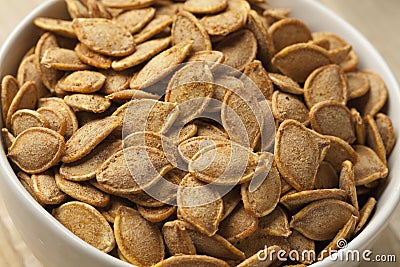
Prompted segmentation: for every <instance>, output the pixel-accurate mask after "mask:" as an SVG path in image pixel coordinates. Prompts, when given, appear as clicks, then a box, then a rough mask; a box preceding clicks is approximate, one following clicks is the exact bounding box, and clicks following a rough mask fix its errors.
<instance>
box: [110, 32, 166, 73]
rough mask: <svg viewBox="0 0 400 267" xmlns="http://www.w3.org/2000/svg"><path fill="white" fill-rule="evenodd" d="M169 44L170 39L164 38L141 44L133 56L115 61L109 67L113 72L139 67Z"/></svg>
mask: <svg viewBox="0 0 400 267" xmlns="http://www.w3.org/2000/svg"><path fill="white" fill-rule="evenodd" d="M170 42H171V37H165V38H161V39H155V40H150V41H147V42H144V43H141V44H139V45H138V46H137V47H136V51H135V52H134V53H133V54H131V55H129V56H127V57H125V58H122V59H119V60H115V61H114V62H113V63H112V65H111V66H112V68H113V69H114V70H117V71H121V70H124V69H128V68H131V67H134V66H136V65H139V64H141V63H143V62H145V61H147V60H149V59H151V58H152V57H154V56H155V55H157V54H158V53H160V52H161V51H163V50H164V49H166V48H167V47H168V46H169V44H170Z"/></svg>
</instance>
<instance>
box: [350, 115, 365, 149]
mask: <svg viewBox="0 0 400 267" xmlns="http://www.w3.org/2000/svg"><path fill="white" fill-rule="evenodd" d="M350 111H351V114H352V115H353V121H354V128H355V132H356V137H357V144H359V145H365V142H366V138H367V130H366V128H365V123H364V120H363V118H362V117H361V115H360V113H359V112H358V111H357V109H355V108H352V109H351V110H350Z"/></svg>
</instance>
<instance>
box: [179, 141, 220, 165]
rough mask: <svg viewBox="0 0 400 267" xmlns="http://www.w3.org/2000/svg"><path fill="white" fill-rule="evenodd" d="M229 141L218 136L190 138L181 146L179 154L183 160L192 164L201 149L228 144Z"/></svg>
mask: <svg viewBox="0 0 400 267" xmlns="http://www.w3.org/2000/svg"><path fill="white" fill-rule="evenodd" d="M226 142H227V141H226V140H224V139H222V138H221V137H218V136H196V137H193V138H189V139H188V140H186V141H183V142H182V143H180V144H179V147H178V148H179V153H180V155H181V157H182V159H183V160H184V161H186V162H188V163H189V162H190V161H191V160H192V158H193V156H194V155H196V153H197V152H199V151H200V150H201V149H203V148H205V147H207V146H210V145H216V144H221V143H226Z"/></svg>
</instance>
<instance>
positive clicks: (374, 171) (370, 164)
mask: <svg viewBox="0 0 400 267" xmlns="http://www.w3.org/2000/svg"><path fill="white" fill-rule="evenodd" d="M354 150H355V152H356V156H357V162H356V163H355V164H354V180H355V183H356V185H357V186H359V185H365V184H368V183H370V182H373V181H375V180H378V179H382V178H385V177H386V176H387V174H388V168H387V167H386V165H385V164H384V163H383V162H382V160H380V158H379V157H378V155H377V154H376V153H375V152H374V151H373V150H372V149H371V148H369V147H366V146H362V145H356V146H354Z"/></svg>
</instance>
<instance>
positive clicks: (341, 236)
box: [318, 215, 358, 259]
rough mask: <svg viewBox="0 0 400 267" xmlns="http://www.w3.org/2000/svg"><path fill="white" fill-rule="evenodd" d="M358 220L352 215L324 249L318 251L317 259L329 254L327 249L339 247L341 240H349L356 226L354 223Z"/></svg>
mask: <svg viewBox="0 0 400 267" xmlns="http://www.w3.org/2000/svg"><path fill="white" fill-rule="evenodd" d="M357 221H358V217H356V216H354V215H352V216H351V217H350V219H349V220H348V221H347V223H346V224H345V225H344V226H343V228H342V229H340V231H339V232H338V233H337V234H336V236H335V237H334V238H333V239H332V241H331V242H330V243H329V244H328V245H327V246H326V247H325V249H324V250H322V251H321V252H320V254H319V255H318V259H324V258H326V257H328V256H329V254H328V253H325V252H329V251H333V250H337V249H341V247H339V245H340V241H341V240H349V239H350V237H351V235H352V234H353V233H354V229H355V227H356V223H357Z"/></svg>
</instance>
